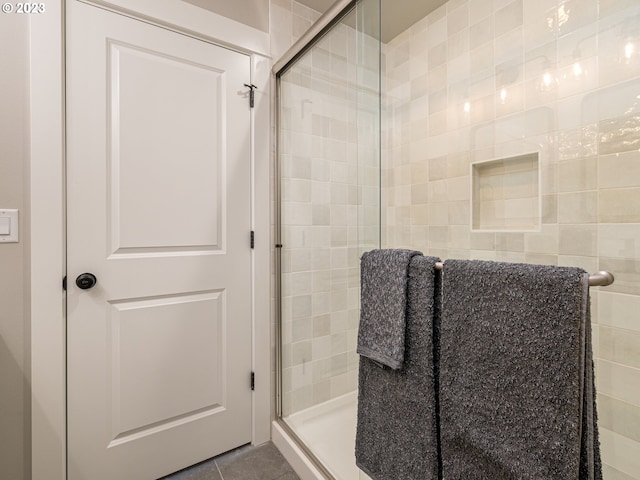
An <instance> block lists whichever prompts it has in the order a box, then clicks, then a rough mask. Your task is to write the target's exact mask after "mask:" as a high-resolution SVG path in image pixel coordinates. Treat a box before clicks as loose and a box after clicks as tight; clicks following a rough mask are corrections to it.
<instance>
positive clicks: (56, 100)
mask: <svg viewBox="0 0 640 480" xmlns="http://www.w3.org/2000/svg"><path fill="white" fill-rule="evenodd" d="M64 4H65V2H64V1H61V2H49V3H47V11H46V13H45V14H42V15H33V16H31V18H30V32H29V40H30V54H31V55H30V86H29V87H30V94H31V98H30V166H29V175H30V178H29V188H30V210H31V211H30V217H31V218H30V232H31V233H30V242H31V244H30V254H31V256H30V260H31V266H30V271H29V272H28V274H29V281H30V299H29V300H28V302H29V305H30V310H31V325H30V330H31V337H30V338H31V351H30V353H31V465H32V479H33V480H65V479H66V476H67V472H66V461H67V460H66V459H67V450H66V342H65V337H66V325H65V324H66V312H65V299H66V297H65V295H64V292H63V290H62V278H63V277H64V275H65V272H66V266H65V265H66V238H65V235H66V225H65V117H64V115H65V110H64V104H65V96H64V92H65V81H64V75H65V63H64V54H65V50H64V41H65V36H64V32H65V31H64V22H65V11H64ZM216 17H218V19H216V22H217V25H216V24H215V23H214V24H209V26H208V29H209V31H211V30H215V29H219V31H222V32H224V31H227V30H228V29H229V28H230V26H232V24H237V22H233V21H231V20H228V19H225V18H224V17H220V16H216ZM247 28H249V27H247ZM172 29H174V30H176V31H180V30H181V28H180V27H179V26H177V25H174V26H173V28H172ZM182 30H183V33H185V34H187V35H189V36H193V37H195V38H200V39H201V40H203V41H206V42H209V43H214V44H218V45H221V46H225V47H227V48H228V47H229V43H228V41H225V40H224V39H215V38H213V37H211V36H209V34H208V33H207V32H203V33H202V34H199V33H198V32H196V31H193V30H191V29H189V28H182ZM265 35H267V34H265ZM267 36H268V35H267ZM215 40H217V41H215ZM235 49H236V50H237V51H239V52H241V53H247V50H249V49H248V48H247V47H246V46H243V45H238V46H237V48H235ZM270 63H271V62H270V59H269V58H268V57H266V56H263V55H259V54H257V53H255V51H254V52H253V53H251V77H252V78H251V79H248V80H249V81H250V83H253V84H255V85H257V86H258V90H257V91H256V96H255V108H254V109H253V111H252V122H251V123H252V133H251V136H252V149H251V150H252V156H251V157H252V158H251V164H252V167H251V171H252V177H253V189H252V214H251V215H252V226H253V230H255V232H256V245H255V249H254V250H253V251H252V253H251V255H252V259H251V265H252V297H253V315H252V316H253V318H252V326H253V342H252V343H253V346H252V363H253V371H254V372H255V374H256V386H255V390H254V391H253V392H252V394H253V405H252V409H253V426H252V429H253V432H252V434H253V437H252V441H253V443H254V444H260V443H264V442H266V441H267V440H269V438H270V420H271V353H270V352H271V343H270V342H266V341H264V339H267V338H271V305H270V300H271V298H270V292H271V287H270V286H271V273H270V251H271V230H270V205H271V199H270V190H269V179H270V173H269V172H270V158H269V152H270V148H269V145H270V132H271V127H270V98H271V97H270ZM255 126H257V128H256V127H255ZM258 340H262V341H258Z"/></svg>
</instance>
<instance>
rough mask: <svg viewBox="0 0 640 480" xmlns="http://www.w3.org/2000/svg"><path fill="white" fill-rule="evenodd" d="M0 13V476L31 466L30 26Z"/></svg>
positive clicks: (16, 478)
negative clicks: (7, 225) (10, 235)
mask: <svg viewBox="0 0 640 480" xmlns="http://www.w3.org/2000/svg"><path fill="white" fill-rule="evenodd" d="M28 21H29V20H28V18H27V16H26V15H4V14H3V15H0V65H2V75H0V112H1V113H0V209H2V208H17V209H19V210H20V227H21V232H20V242H19V243H11V244H0V478H2V479H3V480H21V479H23V478H28V477H29V476H30V473H29V470H30V468H29V465H30V447H29V445H30V436H29V434H28V432H29V431H30V425H29V418H30V415H29V405H30V399H29V396H28V382H29V370H30V363H29V355H30V348H29V311H28V291H29V290H28V283H27V281H28V278H26V275H27V272H28V261H29V259H28V251H29V250H28V238H29V237H28V231H27V228H26V225H27V222H28V205H27V204H26V199H27V198H28V187H27V179H28V159H29V151H28V145H29V132H28V120H29V119H28V108H29V92H28V84H29V71H28V61H29V52H28V48H29V44H28V42H29V39H28V35H29V24H28Z"/></svg>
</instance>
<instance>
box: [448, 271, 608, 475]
mask: <svg viewBox="0 0 640 480" xmlns="http://www.w3.org/2000/svg"><path fill="white" fill-rule="evenodd" d="M588 304H589V299H588V275H587V274H586V272H584V271H583V270H581V269H578V268H569V267H552V266H540V265H525V264H507V263H497V262H483V261H468V260H449V261H447V262H446V263H445V266H444V277H443V300H442V324H441V338H440V341H441V353H440V372H441V374H440V405H441V409H440V419H441V424H440V430H441V449H442V451H441V454H442V468H443V472H442V473H443V478H446V479H448V480H458V479H468V480H475V479H492V480H493V479H500V480H508V479H513V480H516V479H517V480H534V479H535V480H539V479H552V478H553V479H562V480H564V479H572V480H573V479H581V480H583V479H584V480H600V479H602V473H601V466H600V457H599V447H598V440H597V426H596V423H595V418H596V410H595V391H594V387H593V367H592V358H591V348H590V340H591V339H590V328H591V324H590V320H589V311H588Z"/></svg>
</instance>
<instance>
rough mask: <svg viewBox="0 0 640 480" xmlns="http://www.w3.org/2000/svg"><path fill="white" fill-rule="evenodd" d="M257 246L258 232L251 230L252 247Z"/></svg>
mask: <svg viewBox="0 0 640 480" xmlns="http://www.w3.org/2000/svg"><path fill="white" fill-rule="evenodd" d="M255 246H256V232H254V231H253V230H251V248H255Z"/></svg>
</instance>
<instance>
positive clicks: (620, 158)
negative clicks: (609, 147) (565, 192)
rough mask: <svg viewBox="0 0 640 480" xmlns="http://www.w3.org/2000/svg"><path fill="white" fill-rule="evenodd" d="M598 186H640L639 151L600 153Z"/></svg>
mask: <svg viewBox="0 0 640 480" xmlns="http://www.w3.org/2000/svg"><path fill="white" fill-rule="evenodd" d="M639 87H640V85H639ZM638 91H640V90H638ZM620 172H624V175H620ZM598 186H599V187H600V188H622V187H640V151H639V150H634V151H629V152H623V153H614V154H611V155H600V157H598Z"/></svg>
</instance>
